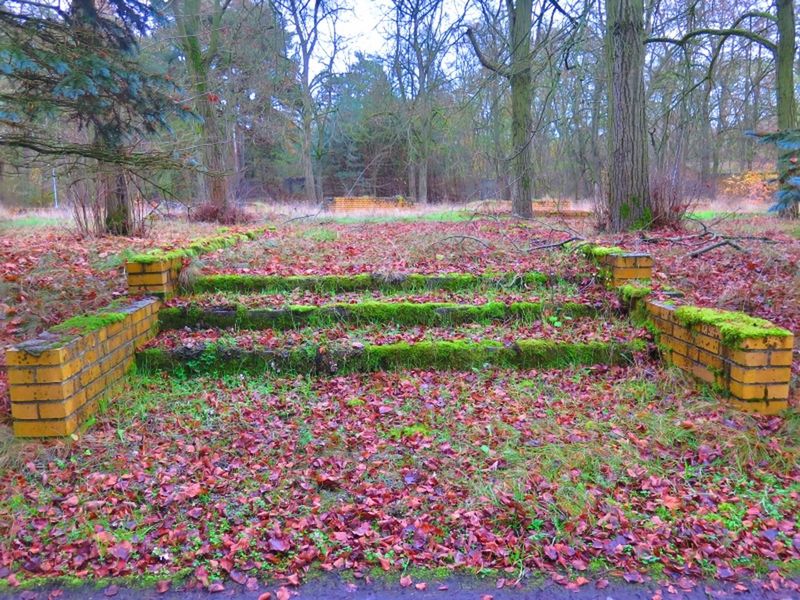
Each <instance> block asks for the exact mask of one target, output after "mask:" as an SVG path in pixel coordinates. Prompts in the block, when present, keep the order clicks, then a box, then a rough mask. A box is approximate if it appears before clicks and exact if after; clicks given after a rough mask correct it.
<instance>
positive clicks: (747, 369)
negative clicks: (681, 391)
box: [647, 300, 794, 414]
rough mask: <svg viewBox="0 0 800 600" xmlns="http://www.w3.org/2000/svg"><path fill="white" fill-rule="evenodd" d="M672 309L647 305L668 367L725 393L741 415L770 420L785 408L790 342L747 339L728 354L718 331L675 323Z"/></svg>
mask: <svg viewBox="0 0 800 600" xmlns="http://www.w3.org/2000/svg"><path fill="white" fill-rule="evenodd" d="M675 309H676V307H674V306H671V305H669V304H665V303H662V302H656V301H652V300H648V301H647V311H648V313H649V315H650V318H651V320H652V321H653V323H654V325H655V326H656V328H657V329H658V331H659V334H660V335H659V338H660V343H661V345H662V349H663V352H664V354H665V358H666V359H667V360H668V361H669V362H671V363H672V364H674V365H675V366H677V367H678V368H680V369H681V370H683V371H685V372H687V373H689V374H691V375H692V376H694V377H696V378H697V379H699V380H701V381H704V382H706V383H709V384H714V385H715V387H717V388H718V389H720V390H723V391H725V392H727V393H728V394H729V395H730V397H731V404H732V406H734V407H735V408H738V409H740V410H745V411H751V412H759V413H762V414H775V413H778V412H780V411H782V410H784V409H785V408H786V407H787V406H788V398H789V380H790V378H791V365H792V348H793V346H794V337H793V336H785V337H782V336H765V337H757V338H746V339H744V340H743V341H742V342H741V343H740V344H739V345H738V346H737V347H736V348H732V347H730V346H726V345H725V344H723V343H722V336H721V335H720V331H719V328H717V327H714V326H711V325H703V324H697V325H693V326H692V327H691V328H688V327H686V326H684V325H683V324H682V323H681V322H679V321H678V319H676V318H675Z"/></svg>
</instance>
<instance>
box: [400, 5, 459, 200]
mask: <svg viewBox="0 0 800 600" xmlns="http://www.w3.org/2000/svg"><path fill="white" fill-rule="evenodd" d="M390 18H391V20H392V25H393V29H394V30H393V32H392V38H391V42H392V44H393V58H392V72H393V74H394V78H395V85H396V86H397V89H398V92H399V94H400V97H401V98H402V101H403V105H404V108H405V112H406V123H405V126H406V140H407V147H408V158H407V160H408V192H409V196H410V197H411V198H412V199H414V200H416V201H418V202H421V203H427V202H428V164H429V160H430V153H431V145H432V139H431V136H432V131H433V123H432V119H433V118H434V112H435V106H434V105H435V103H436V94H437V92H438V91H439V90H440V88H441V87H442V85H443V84H444V82H445V81H446V77H445V74H444V70H443V68H442V62H443V61H444V59H445V55H446V54H447V51H448V49H449V48H450V47H451V45H452V43H453V41H454V37H455V36H454V33H455V32H456V31H457V29H458V27H459V24H460V22H461V17H458V18H456V19H454V20H452V21H450V22H448V19H447V15H446V14H445V10H444V3H443V2H442V0H391V14H390Z"/></svg>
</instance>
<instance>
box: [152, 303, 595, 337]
mask: <svg viewBox="0 0 800 600" xmlns="http://www.w3.org/2000/svg"><path fill="white" fill-rule="evenodd" d="M545 313H551V314H555V315H559V316H567V317H585V316H594V315H596V314H597V313H598V309H597V308H595V307H593V306H590V305H586V304H578V303H573V302H566V303H563V304H561V305H556V306H546V305H544V304H543V303H541V302H515V303H511V304H505V303H503V302H487V303H486V304H479V305H467V304H452V303H444V302H426V303H412V302H360V303H358V304H344V303H336V304H327V305H324V306H288V307H286V308H280V309H247V308H245V307H244V306H240V305H233V306H223V307H202V306H198V305H189V306H184V307H175V308H163V309H161V311H160V312H159V315H158V319H159V323H160V325H161V329H162V330H167V329H181V328H184V327H190V328H209V327H217V328H232V329H280V330H286V329H295V328H297V327H305V326H312V327H319V328H323V327H330V326H333V325H336V324H339V323H354V324H369V323H372V324H375V323H386V324H394V325H408V326H414V325H431V326H434V325H439V326H441V325H458V324H461V323H483V322H489V321H518V320H534V319H538V318H540V317H541V316H542V315H543V314H545Z"/></svg>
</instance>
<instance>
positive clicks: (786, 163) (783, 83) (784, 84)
mask: <svg viewBox="0 0 800 600" xmlns="http://www.w3.org/2000/svg"><path fill="white" fill-rule="evenodd" d="M775 4H776V8H777V17H778V50H777V53H776V56H775V63H776V71H777V72H776V74H775V81H776V87H777V95H778V129H779V130H781V131H786V130H789V129H794V128H795V127H796V126H797V101H796V99H795V95H794V59H795V53H796V51H797V42H796V32H795V22H794V1H793V0H775ZM778 152H779V155H778V173H779V174H781V179H783V178H784V176H783V174H784V173H787V172H788V171H789V167H790V166H791V165H790V161H791V160H793V159H794V160H796V159H797V153H796V152H783V151H781V150H778ZM781 185H784V182H783V181H781ZM780 214H781V216H782V217H785V218H789V219H797V218H798V217H800V204H798V203H797V202H795V203H794V204H792V205H791V206H789V207H788V208H786V209H784V210H781V212H780Z"/></svg>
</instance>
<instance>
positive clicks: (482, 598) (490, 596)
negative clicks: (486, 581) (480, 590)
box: [481, 594, 494, 600]
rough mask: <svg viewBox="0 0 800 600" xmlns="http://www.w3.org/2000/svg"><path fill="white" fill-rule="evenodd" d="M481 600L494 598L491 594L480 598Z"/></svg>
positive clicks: (492, 599)
mask: <svg viewBox="0 0 800 600" xmlns="http://www.w3.org/2000/svg"><path fill="white" fill-rule="evenodd" d="M481 600H494V596H492V595H491V594H484V595H483V596H481Z"/></svg>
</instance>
